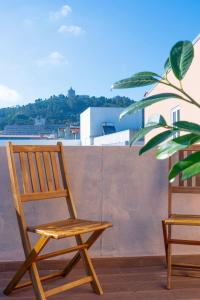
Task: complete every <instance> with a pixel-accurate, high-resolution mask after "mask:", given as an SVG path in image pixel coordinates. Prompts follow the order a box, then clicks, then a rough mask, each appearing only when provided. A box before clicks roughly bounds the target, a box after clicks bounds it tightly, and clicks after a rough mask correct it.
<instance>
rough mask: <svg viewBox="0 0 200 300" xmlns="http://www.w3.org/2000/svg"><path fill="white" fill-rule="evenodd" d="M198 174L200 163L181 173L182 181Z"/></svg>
mask: <svg viewBox="0 0 200 300" xmlns="http://www.w3.org/2000/svg"><path fill="white" fill-rule="evenodd" d="M198 174H200V161H199V162H197V163H195V164H193V165H192V166H190V167H189V168H187V169H185V170H184V171H183V174H182V180H186V179H189V178H191V177H193V176H195V175H198Z"/></svg>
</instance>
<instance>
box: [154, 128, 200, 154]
mask: <svg viewBox="0 0 200 300" xmlns="http://www.w3.org/2000/svg"><path fill="white" fill-rule="evenodd" d="M198 141H200V135H197V134H193V133H189V134H185V135H183V136H180V137H178V138H175V139H173V140H171V141H169V142H166V143H165V144H163V145H161V146H160V147H159V148H158V150H157V152H156V156H157V158H158V159H166V158H168V157H170V156H172V155H173V154H174V153H176V152H177V151H179V150H182V149H185V148H187V147H189V146H191V145H193V144H195V143H196V142H198Z"/></svg>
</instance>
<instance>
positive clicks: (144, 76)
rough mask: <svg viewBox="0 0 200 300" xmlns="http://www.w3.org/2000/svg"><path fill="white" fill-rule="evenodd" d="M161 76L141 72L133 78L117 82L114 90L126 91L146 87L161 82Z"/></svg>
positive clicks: (113, 87)
mask: <svg viewBox="0 0 200 300" xmlns="http://www.w3.org/2000/svg"><path fill="white" fill-rule="evenodd" d="M159 78H160V76H159V75H158V74H156V73H153V72H139V73H136V74H134V75H133V76H131V77H129V78H126V79H122V80H120V81H117V82H115V83H114V84H113V85H112V87H111V88H112V89H126V88H135V87H140V86H146V85H150V84H154V83H157V82H159Z"/></svg>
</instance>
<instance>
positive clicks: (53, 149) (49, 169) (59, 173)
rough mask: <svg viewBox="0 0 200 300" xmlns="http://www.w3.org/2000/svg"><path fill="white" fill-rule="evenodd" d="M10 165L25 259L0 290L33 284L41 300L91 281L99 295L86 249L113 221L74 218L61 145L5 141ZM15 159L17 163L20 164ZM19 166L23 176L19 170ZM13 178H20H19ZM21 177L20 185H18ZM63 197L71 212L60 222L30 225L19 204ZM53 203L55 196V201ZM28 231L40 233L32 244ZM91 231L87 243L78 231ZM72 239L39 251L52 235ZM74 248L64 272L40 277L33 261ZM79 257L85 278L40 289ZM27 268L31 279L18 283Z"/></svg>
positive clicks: (77, 260)
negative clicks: (70, 243)
mask: <svg viewBox="0 0 200 300" xmlns="http://www.w3.org/2000/svg"><path fill="white" fill-rule="evenodd" d="M7 157H8V166H9V172H10V179H11V186H12V191H13V198H14V204H15V209H16V213H17V219H18V224H19V229H20V234H21V240H22V244H23V248H24V253H25V257H26V260H25V262H24V263H23V264H22V265H21V267H20V268H19V270H18V271H17V272H16V274H15V276H14V277H13V279H12V280H11V281H10V283H9V284H8V286H7V287H6V289H5V290H4V293H5V294H6V295H9V294H10V293H11V292H12V291H13V290H16V289H20V288H23V287H27V286H30V285H33V289H34V292H35V296H36V299H38V300H44V299H46V297H49V296H52V295H55V294H57V293H60V292H63V291H66V290H69V289H71V288H73V287H77V286H80V285H83V284H87V283H90V284H91V286H92V289H93V291H94V292H95V293H97V294H103V291H102V288H101V286H100V283H99V280H98V278H97V275H96V273H95V270H94V267H93V265H92V261H91V258H90V256H89V254H88V249H89V248H90V247H91V246H92V245H93V243H94V242H95V241H96V240H97V239H98V237H99V236H100V235H101V234H102V232H103V231H104V230H105V229H106V228H108V227H111V226H112V224H110V223H108V222H100V221H88V220H80V219H78V218H77V213H76V209H75V204H74V201H73V197H72V193H71V191H70V189H69V186H68V177H67V172H66V164H65V162H64V152H63V146H62V144H61V143H58V144H57V145H56V146H17V145H12V143H9V144H8V146H7ZM18 160H19V162H18ZM17 166H18V167H19V169H20V172H21V174H20V173H19V172H18V169H17ZM17 176H19V177H18V178H17ZM20 179H22V187H21V186H20ZM63 197H64V198H65V199H66V202H67V206H68V211H69V216H70V218H67V217H66V219H65V220H62V221H58V222H53V223H49V224H44V225H37V226H28V225H27V223H26V220H25V215H24V211H23V204H25V203H26V202H27V201H34V202H35V201H36V200H45V199H56V198H63ZM55 201H57V200H55ZM29 232H31V233H37V234H38V235H39V236H40V237H39V239H38V241H37V243H36V244H35V246H34V247H33V248H32V247H31V241H30V238H29ZM84 233H91V235H90V237H89V238H88V239H87V241H85V242H84V241H83V238H82V234H84ZM72 236H73V237H75V240H76V244H77V245H75V246H73V247H70V248H68V249H64V250H59V251H55V252H51V253H47V254H43V255H40V253H41V251H42V250H43V248H44V247H45V246H46V245H47V243H48V242H49V241H50V240H51V239H62V238H67V237H72ZM73 251H78V252H77V253H76V255H75V256H74V257H73V258H72V260H71V261H70V262H69V263H68V264H67V265H66V267H65V268H64V269H63V271H62V272H58V273H54V274H51V275H48V276H43V277H40V276H39V272H38V268H37V262H38V261H40V260H43V259H48V258H51V257H55V256H58V255H62V254H65V253H70V252H73ZM80 259H82V260H83V262H84V267H85V271H86V274H87V276H86V277H84V278H81V279H79V280H76V281H73V282H71V283H66V284H64V285H62V286H60V287H56V288H53V289H50V290H47V291H44V289H43V286H42V281H45V280H48V279H53V278H57V277H65V276H67V275H68V274H69V273H70V271H71V270H72V269H73V267H74V266H75V265H76V264H77V263H78V262H79V260H80ZM26 271H29V274H30V279H31V280H30V281H28V282H24V283H21V284H19V281H20V280H21V278H22V276H23V275H24V274H25V272H26Z"/></svg>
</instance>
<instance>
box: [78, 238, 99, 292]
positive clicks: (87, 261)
mask: <svg viewBox="0 0 200 300" xmlns="http://www.w3.org/2000/svg"><path fill="white" fill-rule="evenodd" d="M76 241H77V244H78V245H81V244H83V240H82V237H81V236H80V235H78V236H76ZM80 255H81V257H82V260H83V263H84V265H85V270H86V274H87V275H88V276H92V278H93V281H92V282H91V286H92V289H93V291H94V292H95V293H96V294H99V295H102V294H103V290H102V288H101V285H100V282H99V279H98V277H97V274H96V272H95V269H94V267H93V264H92V261H91V258H90V256H89V253H88V250H87V249H82V250H80Z"/></svg>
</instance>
